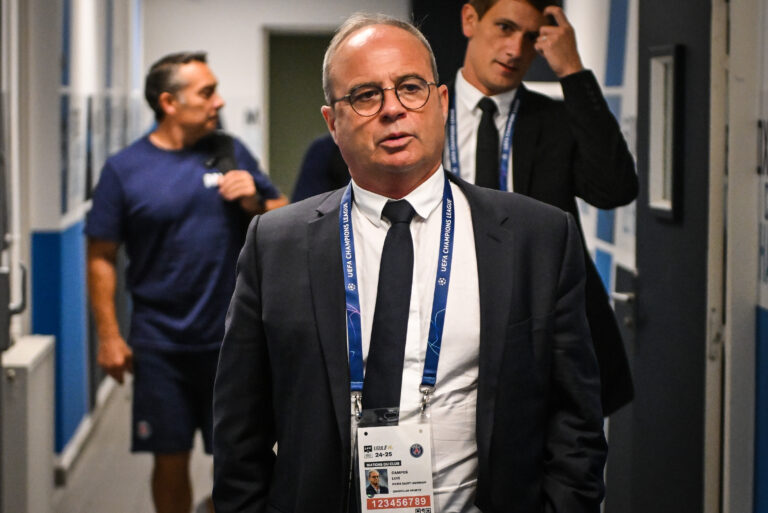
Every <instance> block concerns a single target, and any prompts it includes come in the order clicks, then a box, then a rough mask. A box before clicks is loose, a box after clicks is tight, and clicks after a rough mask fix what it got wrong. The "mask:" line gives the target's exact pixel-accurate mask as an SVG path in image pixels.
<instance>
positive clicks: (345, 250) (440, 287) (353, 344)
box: [339, 177, 455, 394]
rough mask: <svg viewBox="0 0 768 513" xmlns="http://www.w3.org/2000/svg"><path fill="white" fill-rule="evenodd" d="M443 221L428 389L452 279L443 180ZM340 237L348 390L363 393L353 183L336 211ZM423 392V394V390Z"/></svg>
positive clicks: (448, 199) (449, 202) (450, 214)
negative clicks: (353, 219) (347, 351)
mask: <svg viewBox="0 0 768 513" xmlns="http://www.w3.org/2000/svg"><path fill="white" fill-rule="evenodd" d="M442 219H443V222H442V230H441V232H440V251H439V255H438V262H437V276H436V277H435V295H434V298H433V301H432V317H431V322H430V326H429V338H428V340H427V354H426V357H425V359H424V372H423V374H422V380H421V384H422V387H426V388H427V389H429V393H430V394H431V390H432V389H434V387H435V382H436V380H437V364H438V361H439V359H440V347H441V345H442V341H443V325H444V322H445V309H446V305H447V304H448V286H449V284H450V279H451V261H452V260H453V235H454V231H455V223H454V204H453V193H452V191H451V184H450V182H449V181H448V178H447V177H446V178H445V185H444V186H443V218H442ZM339 234H340V238H341V260H342V266H343V270H344V290H345V293H346V303H347V337H348V341H349V374H350V388H351V390H352V392H353V394H354V393H360V392H362V390H363V334H362V331H361V329H360V294H359V290H358V286H357V264H356V261H355V238H354V234H353V231H352V184H351V183H350V184H349V185H348V186H347V190H346V191H344V195H343V196H342V198H341V207H340V209H339ZM422 393H426V392H425V391H424V390H422Z"/></svg>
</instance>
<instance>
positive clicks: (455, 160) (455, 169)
mask: <svg viewBox="0 0 768 513" xmlns="http://www.w3.org/2000/svg"><path fill="white" fill-rule="evenodd" d="M519 93H520V91H518V92H517V93H515V99H514V100H513V101H512V107H511V108H510V109H509V116H507V123H506V125H505V128H504V138H503V139H502V140H501V159H499V160H500V162H499V190H501V191H506V190H507V177H508V176H509V159H510V157H511V156H512V136H513V135H514V133H515V121H516V120H517V111H518V110H520V94H519ZM448 155H449V157H450V159H451V172H452V173H453V174H455V175H456V176H461V174H460V165H459V135H458V122H457V120H456V95H453V96H451V108H450V111H449V113H448Z"/></svg>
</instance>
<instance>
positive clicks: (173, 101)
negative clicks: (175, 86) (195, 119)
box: [157, 91, 178, 116]
mask: <svg viewBox="0 0 768 513" xmlns="http://www.w3.org/2000/svg"><path fill="white" fill-rule="evenodd" d="M157 104H158V105H159V106H160V108H161V109H163V112H165V115H166V116H168V115H173V114H175V113H176V108H177V106H178V99H177V98H176V96H174V95H173V94H171V93H169V92H168V91H165V92H162V93H160V96H158V97H157Z"/></svg>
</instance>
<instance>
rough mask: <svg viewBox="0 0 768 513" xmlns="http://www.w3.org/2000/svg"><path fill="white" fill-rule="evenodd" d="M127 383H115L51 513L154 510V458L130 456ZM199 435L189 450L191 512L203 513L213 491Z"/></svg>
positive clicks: (208, 460)
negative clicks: (194, 444)
mask: <svg viewBox="0 0 768 513" xmlns="http://www.w3.org/2000/svg"><path fill="white" fill-rule="evenodd" d="M130 416H131V387H130V384H127V385H124V386H121V387H116V389H115V390H114V391H113V392H112V394H111V397H110V398H109V400H108V401H107V402H106V403H105V405H104V412H103V415H102V416H101V418H100V420H99V422H98V424H97V425H96V427H95V429H94V432H93V433H92V435H91V438H90V440H89V441H88V443H87V444H86V447H85V449H84V451H83V453H82V454H81V455H80V458H79V460H78V461H77V463H76V464H75V466H74V469H73V470H71V471H70V473H69V475H68V478H67V484H66V486H63V487H60V488H57V489H56V491H55V493H54V497H53V504H54V509H53V511H54V512H55V513H153V512H154V508H153V506H152V497H151V494H150V489H149V477H150V472H151V469H152V456H151V455H149V454H131V453H130V452H129V447H130V431H129V430H130ZM201 445H202V442H201V440H200V436H199V435H198V437H197V443H196V446H195V450H194V452H193V454H192V461H191V476H192V486H193V493H194V505H195V507H194V508H193V509H194V510H195V512H197V511H205V509H204V508H202V504H201V503H202V502H203V500H204V498H205V497H207V496H209V495H210V492H211V470H212V468H211V465H212V460H211V457H210V456H207V455H205V454H204V452H203V450H202V447H201Z"/></svg>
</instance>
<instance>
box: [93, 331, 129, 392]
mask: <svg viewBox="0 0 768 513" xmlns="http://www.w3.org/2000/svg"><path fill="white" fill-rule="evenodd" d="M98 362H99V366H101V368H102V369H104V371H106V373H107V374H109V375H110V376H112V377H113V378H115V381H117V382H118V383H120V384H121V385H122V384H123V375H124V374H125V372H130V373H133V351H131V348H130V347H128V344H126V343H125V340H123V337H121V336H120V335H116V336H113V337H109V338H101V339H100V340H99V355H98Z"/></svg>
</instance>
